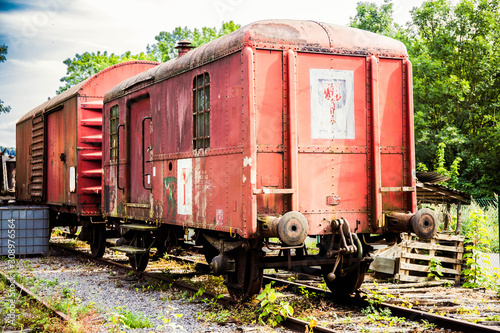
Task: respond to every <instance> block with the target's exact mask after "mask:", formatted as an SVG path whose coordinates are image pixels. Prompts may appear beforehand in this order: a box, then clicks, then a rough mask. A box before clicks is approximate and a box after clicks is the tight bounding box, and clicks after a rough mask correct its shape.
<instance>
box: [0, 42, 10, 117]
mask: <svg viewBox="0 0 500 333" xmlns="http://www.w3.org/2000/svg"><path fill="white" fill-rule="evenodd" d="M7 48H8V47H7V45H5V44H2V45H0V63H1V62H4V61H6V60H7V58H6V57H5V56H6V55H7ZM3 103H4V102H3V101H2V100H1V99H0V113H8V112H10V106H8V105H3Z"/></svg>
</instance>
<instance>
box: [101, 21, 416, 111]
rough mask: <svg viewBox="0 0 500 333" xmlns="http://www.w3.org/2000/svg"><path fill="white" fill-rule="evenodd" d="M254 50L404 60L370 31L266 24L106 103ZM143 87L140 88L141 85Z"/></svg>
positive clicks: (148, 77)
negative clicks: (184, 73)
mask: <svg viewBox="0 0 500 333" xmlns="http://www.w3.org/2000/svg"><path fill="white" fill-rule="evenodd" d="M245 45H252V46H254V47H256V48H272V49H288V48H292V49H295V50H297V51H304V52H329V53H334V54H352V55H370V54H378V55H380V56H388V57H402V58H406V57H407V52H406V47H405V46H404V44H403V43H401V42H399V41H397V40H394V39H392V38H389V37H385V36H382V35H378V34H374V33H372V32H369V31H365V30H360V29H355V28H350V27H346V26H341V25H335V24H329V23H321V22H315V21H299V20H265V21H258V22H255V23H251V24H249V25H246V26H244V27H242V28H240V29H238V30H237V31H235V32H232V33H230V34H228V35H226V36H223V37H220V38H218V39H216V40H214V41H212V42H210V43H207V44H205V45H202V46H200V47H198V48H196V49H193V50H191V51H189V52H188V53H186V54H185V55H183V56H181V57H178V58H175V59H172V60H169V61H167V62H165V63H163V64H161V65H160V66H157V67H155V68H152V69H150V70H147V71H145V72H143V73H141V74H138V75H136V76H134V77H131V78H130V79H127V80H125V81H123V82H121V83H120V84H118V85H117V86H115V87H114V88H113V89H111V90H110V91H109V92H108V93H107V94H106V96H105V98H104V100H105V102H106V101H109V100H113V99H115V98H118V97H119V96H121V95H123V94H125V93H127V91H128V90H133V89H131V88H132V87H133V86H136V85H138V84H139V83H142V82H144V83H146V82H147V81H149V82H150V83H153V82H158V81H162V80H165V79H168V78H170V77H172V76H175V75H178V74H180V73H183V72H185V71H187V70H190V69H192V68H196V67H199V66H202V65H204V64H206V63H209V62H212V61H214V60H216V59H219V58H222V57H224V56H226V55H229V54H231V53H234V52H237V51H239V50H241V49H242V48H243V47H244V46H245ZM141 86H142V85H141Z"/></svg>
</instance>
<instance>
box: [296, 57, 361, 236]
mask: <svg viewBox="0 0 500 333" xmlns="http://www.w3.org/2000/svg"><path fill="white" fill-rule="evenodd" d="M297 64H298V69H297V71H298V74H297V77H298V86H297V110H298V112H299V113H298V130H299V138H298V139H299V146H298V152H299V153H298V161H299V164H298V174H299V183H298V186H297V188H296V189H295V190H296V191H298V199H299V208H300V211H301V212H303V213H304V214H307V218H308V221H309V225H310V233H312V234H314V233H325V229H324V225H325V220H324V219H326V220H327V221H330V220H332V219H336V218H340V217H344V218H346V219H347V220H348V221H349V222H350V224H351V228H352V229H354V228H355V227H356V220H358V222H359V223H360V225H359V229H358V230H365V231H368V230H369V229H368V228H369V224H368V223H369V216H370V209H369V202H370V201H369V200H370V198H369V195H370V191H371V183H370V173H369V170H370V168H369V163H370V154H371V152H370V149H369V148H368V140H369V137H370V135H371V132H370V128H369V126H368V118H367V115H368V112H367V92H366V82H367V72H366V58H362V57H349V56H330V55H318V54H303V53H298V56H297ZM334 97H335V98H334ZM330 196H335V197H338V198H339V204H338V205H333V206H332V205H328V204H327V197H330ZM326 231H328V229H327V230H326Z"/></svg>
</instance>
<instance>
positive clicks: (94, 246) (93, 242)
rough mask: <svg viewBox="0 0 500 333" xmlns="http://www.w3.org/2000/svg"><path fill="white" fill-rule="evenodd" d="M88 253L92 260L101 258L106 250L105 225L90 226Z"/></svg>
mask: <svg viewBox="0 0 500 333" xmlns="http://www.w3.org/2000/svg"><path fill="white" fill-rule="evenodd" d="M91 228H92V229H91V239H90V251H91V252H92V257H93V258H102V256H103V255H104V250H106V224H104V223H99V224H95V225H92V226H91Z"/></svg>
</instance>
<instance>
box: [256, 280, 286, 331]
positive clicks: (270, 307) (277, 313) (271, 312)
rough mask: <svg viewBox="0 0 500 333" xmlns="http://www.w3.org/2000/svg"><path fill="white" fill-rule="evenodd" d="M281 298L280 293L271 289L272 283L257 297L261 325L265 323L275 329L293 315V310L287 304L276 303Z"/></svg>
mask: <svg viewBox="0 0 500 333" xmlns="http://www.w3.org/2000/svg"><path fill="white" fill-rule="evenodd" d="M283 296H284V295H283V294H282V293H277V292H276V291H275V290H274V288H272V283H269V284H266V287H265V288H264V290H263V291H262V293H260V294H259V296H257V300H258V301H260V309H259V311H260V315H259V322H260V323H261V324H265V323H266V322H267V323H268V324H270V325H271V326H272V327H275V326H276V325H277V324H279V323H281V322H282V321H283V320H285V319H286V318H287V317H288V316H292V315H293V308H292V306H291V305H290V304H289V303H288V302H286V301H280V302H279V303H278V302H277V301H278V298H281V297H283Z"/></svg>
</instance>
